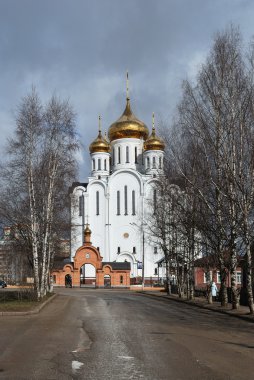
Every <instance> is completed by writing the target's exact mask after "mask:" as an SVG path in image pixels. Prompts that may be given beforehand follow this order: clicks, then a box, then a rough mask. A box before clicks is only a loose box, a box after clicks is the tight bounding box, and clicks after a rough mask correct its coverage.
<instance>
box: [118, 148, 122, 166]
mask: <svg viewBox="0 0 254 380" xmlns="http://www.w3.org/2000/svg"><path fill="white" fill-rule="evenodd" d="M118 164H121V148H120V146H119V147H118Z"/></svg>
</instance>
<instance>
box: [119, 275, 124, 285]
mask: <svg viewBox="0 0 254 380" xmlns="http://www.w3.org/2000/svg"><path fill="white" fill-rule="evenodd" d="M120 284H121V285H122V284H123V276H120Z"/></svg>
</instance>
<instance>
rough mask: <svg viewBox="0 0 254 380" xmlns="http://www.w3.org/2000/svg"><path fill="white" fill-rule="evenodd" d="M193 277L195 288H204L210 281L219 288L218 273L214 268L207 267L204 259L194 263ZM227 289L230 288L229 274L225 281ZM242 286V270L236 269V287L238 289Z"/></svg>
mask: <svg viewBox="0 0 254 380" xmlns="http://www.w3.org/2000/svg"><path fill="white" fill-rule="evenodd" d="M194 275H195V287H196V288H206V287H207V285H208V284H209V278H210V281H214V282H215V283H216V285H217V287H218V288H220V284H221V280H220V271H219V270H218V269H216V268H214V267H212V266H211V267H209V268H208V267H207V265H205V263H204V259H202V258H201V259H198V260H196V261H195V266H194ZM226 284H227V287H230V286H231V278H230V273H228V275H227V281H226ZM241 284H242V268H241V267H238V268H237V285H238V286H239V287H240V286H241Z"/></svg>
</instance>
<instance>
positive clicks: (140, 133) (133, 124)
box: [108, 98, 149, 141]
mask: <svg viewBox="0 0 254 380" xmlns="http://www.w3.org/2000/svg"><path fill="white" fill-rule="evenodd" d="M148 134H149V130H148V128H147V126H146V125H145V124H144V123H143V122H142V121H140V120H139V119H138V118H137V117H136V116H135V115H134V114H133V112H132V110H131V106H130V99H129V98H127V104H126V107H125V110H124V112H123V114H122V116H121V117H120V118H119V119H118V120H117V121H115V122H114V123H113V124H112V125H111V126H110V128H109V131H108V136H109V140H110V141H113V140H117V139H123V138H135V139H140V138H143V139H144V140H146V139H147V137H148Z"/></svg>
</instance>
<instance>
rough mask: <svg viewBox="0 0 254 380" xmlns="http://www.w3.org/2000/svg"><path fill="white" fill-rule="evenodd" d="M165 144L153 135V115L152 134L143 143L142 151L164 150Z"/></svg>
mask: <svg viewBox="0 0 254 380" xmlns="http://www.w3.org/2000/svg"><path fill="white" fill-rule="evenodd" d="M164 149H165V143H164V141H163V140H162V139H160V138H159V137H158V136H157V135H156V133H155V127H154V115H153V128H152V133H151V135H150V136H149V137H148V139H147V140H146V141H145V143H144V150H164Z"/></svg>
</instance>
